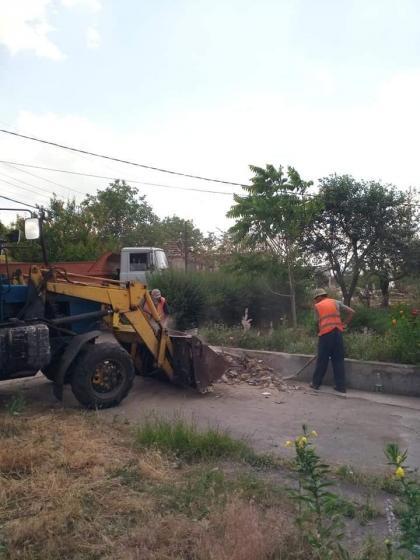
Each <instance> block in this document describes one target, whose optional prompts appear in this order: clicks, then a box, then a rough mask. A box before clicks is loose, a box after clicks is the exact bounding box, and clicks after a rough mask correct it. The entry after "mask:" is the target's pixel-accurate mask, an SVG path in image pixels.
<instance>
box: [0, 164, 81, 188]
mask: <svg viewBox="0 0 420 560" xmlns="http://www.w3.org/2000/svg"><path fill="white" fill-rule="evenodd" d="M4 165H7V166H8V167H11V168H12V169H14V170H15V171H19V172H20V173H26V174H27V175H31V176H32V177H35V178H36V179H40V180H41V181H45V182H46V183H50V184H51V185H56V186H57V187H60V188H61V189H66V190H71V191H74V192H76V193H79V194H85V193H84V192H82V191H78V190H76V189H73V188H72V187H68V186H66V185H62V184H61V183H57V182H56V181H52V180H51V179H47V178H46V177H42V176H41V175H37V174H36V173H31V172H30V171H27V170H26V169H19V167H16V166H15V165H13V164H11V163H5V164H4Z"/></svg>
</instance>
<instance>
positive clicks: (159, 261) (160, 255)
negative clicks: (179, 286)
mask: <svg viewBox="0 0 420 560" xmlns="http://www.w3.org/2000/svg"><path fill="white" fill-rule="evenodd" d="M155 257H156V268H158V269H159V270H160V269H163V268H168V260H167V258H166V255H165V253H164V252H163V251H156V252H155Z"/></svg>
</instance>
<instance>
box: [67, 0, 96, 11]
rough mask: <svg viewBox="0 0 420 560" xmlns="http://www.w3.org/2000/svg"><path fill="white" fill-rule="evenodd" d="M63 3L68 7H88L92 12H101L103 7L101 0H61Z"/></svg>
mask: <svg viewBox="0 0 420 560" xmlns="http://www.w3.org/2000/svg"><path fill="white" fill-rule="evenodd" d="M61 3H62V4H63V6H65V7H67V8H74V7H75V6H80V7H81V8H86V9H87V10H90V11H91V12H99V10H100V9H101V8H102V5H101V2H100V0H61Z"/></svg>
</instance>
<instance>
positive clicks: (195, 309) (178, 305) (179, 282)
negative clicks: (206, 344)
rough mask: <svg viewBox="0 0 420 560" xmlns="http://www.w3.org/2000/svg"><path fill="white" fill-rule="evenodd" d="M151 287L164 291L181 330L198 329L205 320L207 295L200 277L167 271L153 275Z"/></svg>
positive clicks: (150, 282)
mask: <svg viewBox="0 0 420 560" xmlns="http://www.w3.org/2000/svg"><path fill="white" fill-rule="evenodd" d="M149 286H150V287H151V288H159V289H160V290H161V291H162V294H163V295H164V296H165V298H166V299H167V300H168V305H169V309H170V312H171V315H173V317H174V318H175V322H176V326H177V327H178V328H179V329H188V328H193V327H197V325H198V324H199V323H200V322H201V321H202V320H203V319H204V318H205V313H206V308H207V293H206V289H205V286H204V285H203V283H202V282H201V281H200V278H199V276H198V275H196V274H185V273H183V272H178V271H176V270H165V271H164V272H160V273H157V274H153V275H152V276H151V277H150V280H149Z"/></svg>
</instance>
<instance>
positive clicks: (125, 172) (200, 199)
mask: <svg viewBox="0 0 420 560" xmlns="http://www.w3.org/2000/svg"><path fill="white" fill-rule="evenodd" d="M419 98H420V70H419V71H417V70H413V71H412V72H407V73H404V74H398V75H395V76H394V77H393V78H392V79H390V80H389V81H388V82H386V83H384V84H382V86H381V87H380V88H379V90H378V91H377V94H376V96H375V97H374V98H372V99H370V100H369V101H368V102H366V103H363V104H358V105H354V106H347V107H346V108H344V109H343V108H340V109H338V108H335V109H333V108H331V107H330V106H323V107H321V108H319V109H316V108H315V107H314V106H311V105H310V104H297V103H296V102H294V101H293V100H291V99H287V98H284V97H282V98H281V97H275V96H265V95H255V96H253V97H244V96H243V97H242V98H241V99H238V100H235V102H232V103H231V104H228V103H224V104H223V105H222V106H218V107H213V108H212V109H206V110H202V111H198V110H186V111H185V112H181V111H178V112H176V113H174V114H173V116H172V118H170V117H169V118H168V115H163V116H161V118H159V117H157V116H156V115H153V116H151V118H150V121H144V122H142V123H141V128H140V127H139V129H135V128H134V129H133V130H132V131H131V132H127V133H124V134H122V133H121V132H118V131H117V129H114V128H112V127H111V126H106V127H102V126H99V125H98V124H96V123H94V122H93V121H91V120H89V119H86V118H81V117H78V116H75V115H57V114H33V113H29V112H21V113H20V115H19V118H18V120H17V121H16V122H15V123H13V125H14V128H15V129H16V130H18V131H20V132H22V133H27V134H32V135H34V136H40V137H44V138H46V139H51V140H53V141H57V142H59V143H62V144H67V145H69V146H74V147H81V148H83V149H87V150H91V151H95V152H98V153H104V154H109V155H114V156H116V157H120V158H122V159H129V160H131V161H137V162H141V163H145V164H149V165H154V166H157V167H164V168H166V169H172V170H175V171H184V172H187V173H193V174H197V175H205V176H209V177H219V178H221V179H228V180H232V181H238V182H246V181H247V180H248V179H249V169H248V165H249V164H256V165H265V164H266V163H273V164H276V165H278V164H280V163H281V164H283V165H288V164H290V165H294V166H295V167H296V168H297V169H298V171H299V172H300V173H301V174H302V176H303V177H304V178H305V179H314V180H315V181H316V180H317V179H318V178H319V177H322V176H325V175H328V174H330V173H333V172H337V173H351V174H353V175H354V176H355V177H358V178H366V179H380V180H382V181H384V182H392V183H395V184H396V185H397V186H398V187H399V188H401V189H406V188H408V187H409V186H411V185H413V186H415V185H416V184H417V183H418V164H417V159H418V158H417V151H418V150H417V145H418V142H417V136H418V130H419V129H420V113H419V111H418V99H419ZM148 122H149V124H148ZM0 152H1V153H2V156H3V157H2V159H9V160H14V161H23V162H29V163H35V164H37V165H44V166H47V167H57V168H62V169H70V170H74V171H86V172H87V173H93V174H98V175H107V176H110V177H115V178H116V177H120V178H126V179H138V180H143V181H148V182H154V183H163V184H169V185H175V186H182V187H198V188H200V189H210V190H220V191H233V190H234V191H236V192H238V191H240V189H239V188H238V187H233V186H232V187H231V186H229V185H218V184H213V183H205V182H203V181H197V180H193V179H188V178H184V177H176V176H171V175H165V174H161V173H156V172H152V171H147V170H143V169H139V168H136V167H132V166H128V165H123V164H118V163H113V162H109V161H105V160H101V159H98V158H93V157H88V156H84V155H78V154H75V153H72V152H68V151H65V150H59V149H57V148H53V147H48V146H44V145H42V144H36V143H34V142H29V141H23V140H18V139H13V138H12V139H11V138H8V137H7V138H5V137H3V136H2V135H0ZM0 171H1V172H3V171H4V170H0ZM30 171H33V172H34V173H36V174H39V175H41V176H44V177H47V178H49V179H53V180H55V181H57V182H59V183H61V184H63V185H67V186H68V187H71V188H73V189H76V190H78V191H82V192H83V193H88V192H89V193H94V192H95V191H96V189H97V188H98V187H100V188H103V187H105V186H106V185H107V182H108V181H107V180H101V179H88V178H84V177H78V176H72V175H59V174H53V173H48V172H45V171H40V170H30ZM4 172H5V173H9V172H10V171H4ZM13 175H16V176H18V172H16V171H13ZM21 178H22V179H23V180H25V179H26V180H27V181H29V182H32V181H34V182H36V183H37V184H38V185H39V186H42V187H43V188H46V189H48V190H54V186H52V185H49V184H45V183H43V182H41V181H37V180H36V179H33V178H31V179H28V177H26V178H25V176H23V175H21ZM2 188H4V186H3V184H2V183H0V189H2ZM139 188H140V190H141V192H142V193H144V194H146V195H147V198H148V200H149V202H150V203H151V204H152V206H153V208H154V209H155V211H156V212H157V213H158V215H159V216H161V217H164V216H166V215H171V214H174V213H175V214H178V215H179V216H181V217H183V218H188V219H190V218H192V219H194V221H195V222H196V223H197V225H198V226H199V227H201V228H202V229H204V230H210V231H215V229H216V228H221V229H225V228H226V227H227V226H228V225H229V222H228V220H227V219H226V218H225V214H226V211H227V210H228V209H229V207H230V205H231V204H232V198H231V197H229V196H219V195H215V194H214V195H212V194H207V193H197V192H193V191H190V192H187V191H182V190H170V189H165V188H160V187H154V186H143V187H142V186H139ZM55 190H56V192H57V194H58V195H60V196H61V197H67V196H70V197H71V196H73V195H74V194H75V193H74V192H73V191H72V190H70V189H69V190H67V191H66V189H63V188H61V189H60V188H57V189H55ZM10 192H11V191H10ZM14 195H15V197H16V198H18V199H20V200H28V202H34V201H35V200H36V201H39V202H44V204H45V202H46V200H45V199H42V198H41V199H39V198H38V199H37V198H36V197H37V195H35V194H33V193H26V194H25V193H23V194H22V192H20V191H18V190H17V189H16V192H14ZM9 196H12V195H9ZM22 196H26V198H22ZM76 197H77V198H78V200H80V199H81V198H82V195H76Z"/></svg>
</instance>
